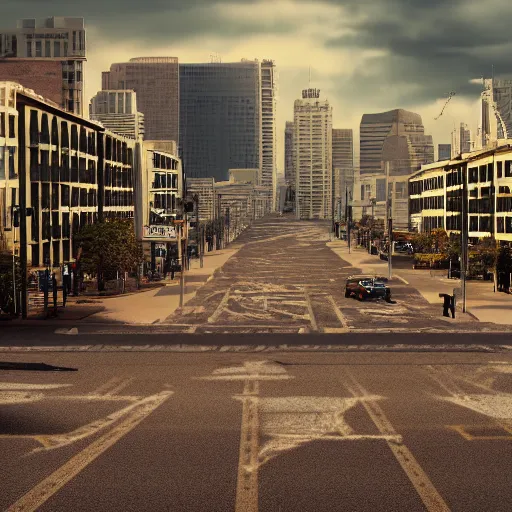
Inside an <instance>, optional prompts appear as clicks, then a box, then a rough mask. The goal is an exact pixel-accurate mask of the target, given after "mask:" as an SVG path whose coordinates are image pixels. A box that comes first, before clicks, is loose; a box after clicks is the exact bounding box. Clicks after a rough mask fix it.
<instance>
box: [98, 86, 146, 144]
mask: <svg viewBox="0 0 512 512" xmlns="http://www.w3.org/2000/svg"><path fill="white" fill-rule="evenodd" d="M89 117H90V118H91V119H92V120H93V121H99V122H100V123H102V124H103V126H105V127H106V128H108V129H109V130H111V131H113V132H114V133H118V134H119V135H124V136H126V137H131V138H132V139H138V138H140V137H143V136H144V114H142V113H141V112H137V93H136V92H135V91H130V90H120V91H99V92H98V94H96V96H94V97H93V98H92V100H91V104H90V105H89Z"/></svg>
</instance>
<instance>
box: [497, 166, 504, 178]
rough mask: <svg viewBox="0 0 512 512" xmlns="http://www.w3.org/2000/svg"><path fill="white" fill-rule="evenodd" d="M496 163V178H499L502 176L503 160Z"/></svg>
mask: <svg viewBox="0 0 512 512" xmlns="http://www.w3.org/2000/svg"><path fill="white" fill-rule="evenodd" d="M497 163H498V178H501V177H502V176H503V162H497Z"/></svg>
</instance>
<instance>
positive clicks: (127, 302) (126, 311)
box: [30, 244, 241, 325]
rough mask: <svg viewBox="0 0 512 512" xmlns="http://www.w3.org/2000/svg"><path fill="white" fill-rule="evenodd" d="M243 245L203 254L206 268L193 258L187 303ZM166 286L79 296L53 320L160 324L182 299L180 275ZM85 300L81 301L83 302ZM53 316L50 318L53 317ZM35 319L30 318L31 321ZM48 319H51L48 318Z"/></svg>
mask: <svg viewBox="0 0 512 512" xmlns="http://www.w3.org/2000/svg"><path fill="white" fill-rule="evenodd" d="M240 247H241V246H239V245H235V244H231V246H230V247H229V248H227V249H222V250H220V251H212V252H211V253H208V254H205V255H204V257H203V268H200V263H199V259H193V260H191V261H190V266H191V268H190V270H189V271H186V272H185V293H184V304H186V303H187V302H188V301H189V300H191V299H192V298H193V297H194V296H195V294H196V292H197V290H198V289H199V288H200V287H201V286H203V284H205V283H206V282H207V281H208V279H209V278H210V276H212V275H213V274H214V272H215V271H216V270H217V269H219V268H221V267H222V266H223V265H224V264H225V263H226V262H227V261H228V260H229V259H230V258H231V257H232V256H233V255H234V254H236V253H237V252H238V250H239V249H240ZM162 284H163V286H159V287H157V288H152V289H149V290H147V291H142V292H138V293H131V294H128V295H124V296H119V297H115V298H114V297H107V298H96V297H94V298H90V297H85V296H83V297H78V298H77V301H75V300H73V301H70V302H68V304H67V306H66V307H65V308H59V316H58V318H57V319H53V321H56V322H61V321H64V322H65V323H68V322H69V321H73V320H76V321H79V322H80V323H82V324H83V323H84V322H85V323H122V324H134V325H136V324H156V323H158V322H159V321H163V320H164V319H165V318H167V317H168V316H169V315H171V314H172V313H174V311H175V310H176V309H178V307H179V303H180V275H179V273H178V274H176V276H175V278H174V280H173V281H171V279H170V278H168V279H167V280H166V281H162ZM82 301H83V303H77V302H82ZM51 320H52V319H50V320H49V321H51ZM31 322H32V321H30V323H31ZM45 322H47V321H45Z"/></svg>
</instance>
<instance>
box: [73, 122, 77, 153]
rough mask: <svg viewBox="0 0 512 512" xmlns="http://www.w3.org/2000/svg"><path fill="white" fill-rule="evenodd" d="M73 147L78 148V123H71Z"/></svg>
mask: <svg viewBox="0 0 512 512" xmlns="http://www.w3.org/2000/svg"><path fill="white" fill-rule="evenodd" d="M71 149H76V150H78V127H77V125H76V124H72V125H71Z"/></svg>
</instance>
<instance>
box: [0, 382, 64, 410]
mask: <svg viewBox="0 0 512 512" xmlns="http://www.w3.org/2000/svg"><path fill="white" fill-rule="evenodd" d="M70 386H71V384H22V383H18V382H0V405H9V404H20V403H29V402H38V401H40V400H42V399H43V398H45V394H44V393H42V391H47V390H50V389H60V388H67V387H70Z"/></svg>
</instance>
